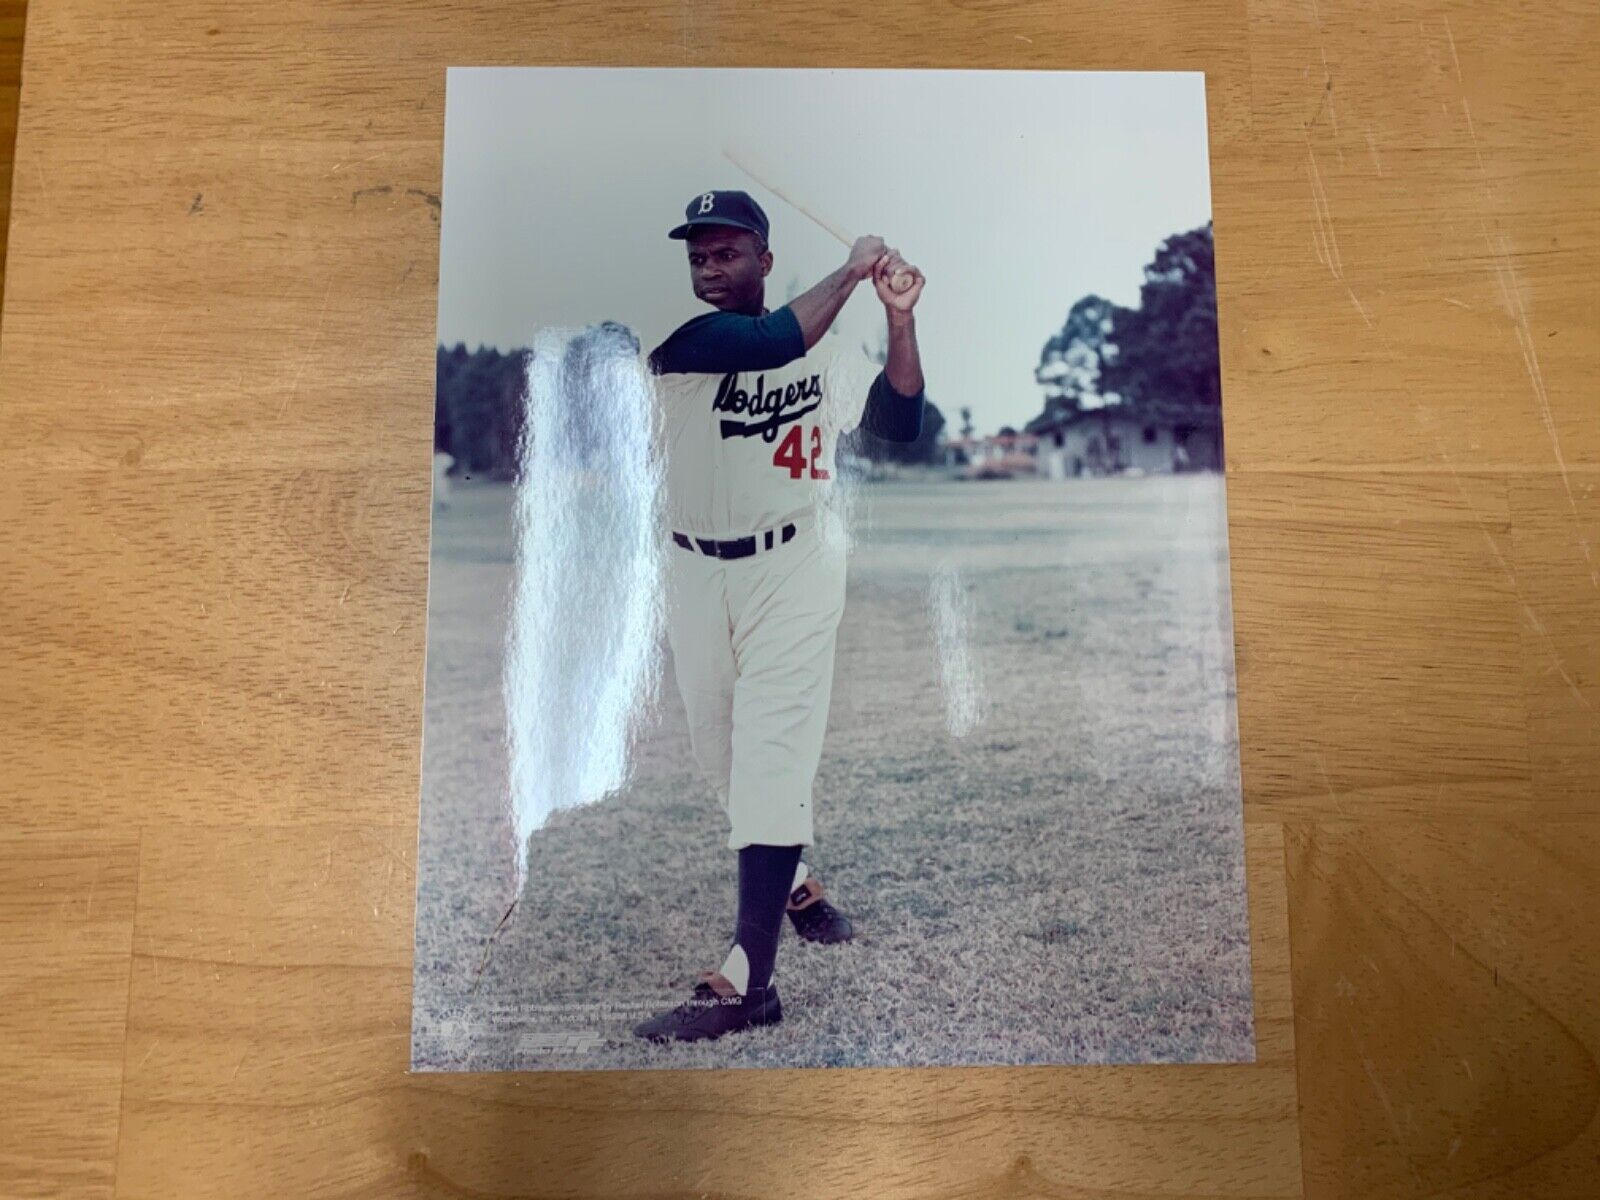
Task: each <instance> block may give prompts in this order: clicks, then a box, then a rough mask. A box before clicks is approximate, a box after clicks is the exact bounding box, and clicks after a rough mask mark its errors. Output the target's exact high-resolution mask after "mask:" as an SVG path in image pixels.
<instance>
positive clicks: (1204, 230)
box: [1100, 222, 1222, 409]
mask: <svg viewBox="0 0 1600 1200" xmlns="http://www.w3.org/2000/svg"><path fill="white" fill-rule="evenodd" d="M1111 326H1112V328H1111V340H1112V342H1113V343H1114V344H1115V346H1116V351H1115V353H1114V354H1112V355H1110V356H1108V357H1106V358H1105V359H1104V361H1103V362H1102V364H1101V369H1100V387H1101V389H1102V391H1104V392H1107V393H1110V392H1115V393H1117V394H1118V395H1120V396H1121V398H1122V399H1123V400H1126V401H1134V402H1146V403H1156V404H1163V405H1198V406H1203V407H1207V408H1212V409H1217V408H1220V406H1221V404H1222V376H1221V371H1220V369H1219V364H1218V361H1217V281H1216V259H1215V252H1214V249H1213V245H1212V235H1211V224H1210V222H1207V223H1206V224H1205V225H1203V226H1201V227H1200V228H1199V229H1191V230H1190V231H1188V232H1187V233H1179V234H1174V235H1173V236H1172V237H1169V238H1168V239H1167V240H1166V241H1164V242H1162V243H1161V245H1160V246H1159V247H1157V248H1156V254H1155V258H1154V259H1153V260H1152V261H1151V262H1150V263H1149V265H1147V266H1146V267H1145V269H1144V284H1143V286H1141V287H1140V289H1139V307H1138V308H1133V309H1128V308H1117V309H1116V310H1115V311H1114V312H1113V313H1112V315H1111Z"/></svg>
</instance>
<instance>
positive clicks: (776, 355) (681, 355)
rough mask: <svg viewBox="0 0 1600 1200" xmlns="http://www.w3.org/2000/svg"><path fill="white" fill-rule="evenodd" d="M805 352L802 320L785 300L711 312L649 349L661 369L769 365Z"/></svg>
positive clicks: (704, 370)
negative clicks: (765, 309)
mask: <svg viewBox="0 0 1600 1200" xmlns="http://www.w3.org/2000/svg"><path fill="white" fill-rule="evenodd" d="M805 352H806V339H805V334H804V333H802V332H801V329H800V321H799V318H797V317H796V316H795V315H794V311H793V310H792V309H790V308H789V307H788V306H787V305H785V306H784V307H783V308H780V309H778V310H777V311H776V312H771V313H766V314H764V315H762V316H759V317H750V316H745V315H744V314H743V313H725V312H714V313H706V314H705V315H704V316H700V317H696V318H695V319H694V320H692V321H690V322H688V323H687V324H684V325H681V326H679V327H678V329H677V330H675V331H674V332H673V333H672V335H671V336H670V337H668V338H667V340H666V341H664V342H662V343H661V345H659V346H657V347H656V348H655V349H654V350H653V351H651V353H650V359H649V361H650V365H651V368H652V369H653V370H654V371H655V372H656V373H657V374H660V375H687V374H696V375H698V374H723V373H726V372H729V371H770V370H773V369H775V368H777V367H782V366H785V365H787V364H789V363H791V362H793V361H794V360H795V359H797V358H801V357H803V356H804V355H805Z"/></svg>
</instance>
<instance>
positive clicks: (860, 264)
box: [845, 233, 889, 280]
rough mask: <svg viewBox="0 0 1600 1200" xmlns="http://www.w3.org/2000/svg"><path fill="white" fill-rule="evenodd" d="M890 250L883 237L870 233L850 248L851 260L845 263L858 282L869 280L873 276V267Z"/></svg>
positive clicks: (858, 239) (857, 240) (859, 238)
mask: <svg viewBox="0 0 1600 1200" xmlns="http://www.w3.org/2000/svg"><path fill="white" fill-rule="evenodd" d="M888 250H889V247H888V246H887V245H885V244H884V241H883V239H882V238H881V237H877V236H876V235H874V234H870V233H869V234H868V235H867V236H865V237H858V238H857V239H856V243H855V245H853V246H851V247H850V258H849V259H848V260H847V261H846V262H845V266H847V267H849V268H850V273H851V274H852V275H854V276H855V277H856V279H857V280H862V279H868V278H870V277H871V275H872V269H873V267H874V266H876V265H877V263H878V261H879V260H880V259H881V258H883V256H884V255H885V254H886V253H887V252H888Z"/></svg>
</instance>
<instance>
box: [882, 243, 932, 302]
mask: <svg viewBox="0 0 1600 1200" xmlns="http://www.w3.org/2000/svg"><path fill="white" fill-rule="evenodd" d="M896 275H908V276H910V278H911V286H910V287H908V288H906V290H905V291H903V292H897V291H895V290H894V286H893V280H894V277H895V276H896ZM925 283H927V280H926V279H924V278H923V275H922V272H921V271H919V270H917V269H916V268H915V267H913V266H912V265H911V264H910V263H908V262H907V261H906V260H905V259H903V258H901V257H900V252H899V251H898V250H890V251H889V252H888V253H886V254H885V255H884V256H883V257H882V258H880V259H879V260H878V264H877V266H875V267H874V268H873V271H872V286H873V287H874V288H876V289H877V292H878V299H879V300H882V301H883V306H884V308H886V309H888V310H889V312H890V314H891V315H892V314H894V313H909V312H910V311H911V310H912V309H913V308H915V307H916V305H917V300H918V299H920V298H921V296H922V287H923V285H924V284H925Z"/></svg>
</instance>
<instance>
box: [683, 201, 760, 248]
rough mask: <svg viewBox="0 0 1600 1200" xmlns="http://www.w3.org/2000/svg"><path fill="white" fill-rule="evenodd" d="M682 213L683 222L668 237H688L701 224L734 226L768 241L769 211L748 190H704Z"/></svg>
mask: <svg viewBox="0 0 1600 1200" xmlns="http://www.w3.org/2000/svg"><path fill="white" fill-rule="evenodd" d="M683 215H684V217H685V220H684V223H683V224H682V225H679V226H678V227H677V228H675V229H673V230H672V231H671V232H670V233H668V234H667V236H668V237H669V238H678V239H680V240H681V239H683V238H686V237H688V236H689V231H690V230H691V229H694V228H696V227H698V226H701V225H732V226H734V227H735V228H737V229H748V230H749V231H750V232H751V233H754V234H759V235H760V237H761V240H762V241H766V240H767V228H768V227H767V214H766V213H764V212H762V211H761V205H759V204H757V203H756V202H755V201H754V200H753V199H751V197H750V193H749V192H702V193H700V195H698V196H696V197H695V198H694V199H693V200H691V201H689V203H688V204H687V205H685V206H684V210H683Z"/></svg>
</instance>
